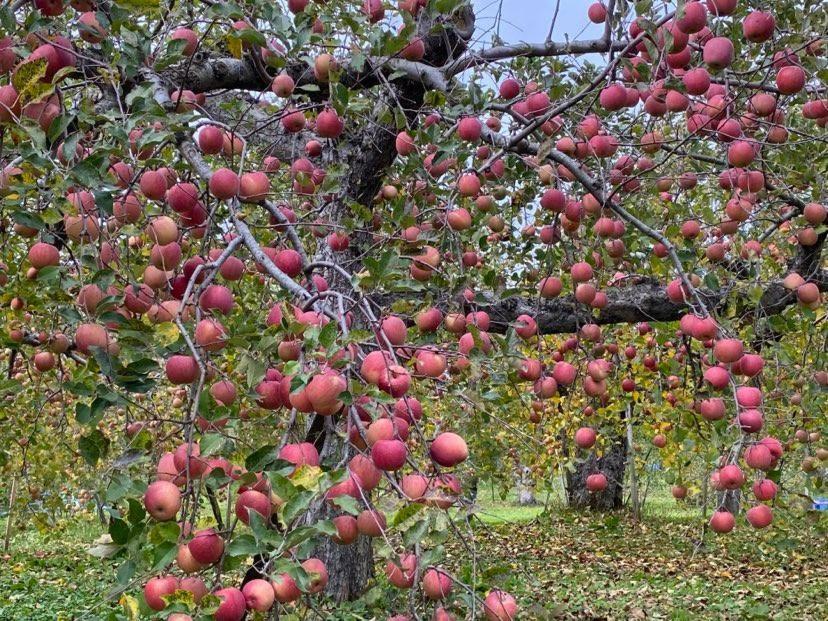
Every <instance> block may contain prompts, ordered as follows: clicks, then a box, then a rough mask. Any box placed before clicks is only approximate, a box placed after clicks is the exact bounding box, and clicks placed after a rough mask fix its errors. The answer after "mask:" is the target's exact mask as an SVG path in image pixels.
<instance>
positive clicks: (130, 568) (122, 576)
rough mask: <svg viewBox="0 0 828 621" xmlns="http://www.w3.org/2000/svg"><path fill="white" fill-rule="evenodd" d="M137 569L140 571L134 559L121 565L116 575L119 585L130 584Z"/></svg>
mask: <svg viewBox="0 0 828 621" xmlns="http://www.w3.org/2000/svg"><path fill="white" fill-rule="evenodd" d="M136 569H138V565H136V563H135V561H133V560H132V559H128V560H126V561H124V562H123V563H121V565H120V566H119V567H118V572H117V574H116V577H117V579H118V584H129V581H130V580H131V579H132V576H134V575H135V570H136Z"/></svg>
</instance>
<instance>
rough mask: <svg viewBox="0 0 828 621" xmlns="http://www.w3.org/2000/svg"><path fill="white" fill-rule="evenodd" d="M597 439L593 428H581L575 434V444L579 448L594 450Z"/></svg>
mask: <svg viewBox="0 0 828 621" xmlns="http://www.w3.org/2000/svg"><path fill="white" fill-rule="evenodd" d="M596 439H597V434H596V433H595V430H594V429H593V428H592V427H581V428H580V429H578V430H577V431H576V432H575V444H576V446H578V448H582V449H589V448H592V447H593V445H594V444H595V440H596Z"/></svg>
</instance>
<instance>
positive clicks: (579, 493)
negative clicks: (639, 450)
mask: <svg viewBox="0 0 828 621" xmlns="http://www.w3.org/2000/svg"><path fill="white" fill-rule="evenodd" d="M626 465H627V441H626V439H625V438H624V436H623V435H620V434H619V435H617V436H615V437H614V438H613V439H612V444H611V445H610V446H609V447H607V449H606V450H605V451H604V454H603V455H601V457H598V456H597V455H596V454H595V453H594V452H593V453H591V454H590V456H589V457H588V458H587V459H586V460H585V461H583V462H580V463H577V464H576V465H575V469H574V470H573V471H571V472H567V475H566V500H567V504H568V505H569V506H570V507H571V508H573V509H586V508H590V509H596V510H599V511H610V510H614V509H620V508H621V507H622V506H623V505H624V469H625V468H626ZM598 472H603V473H604V475H605V476H606V477H607V488H606V489H605V490H604V491H603V492H589V491H587V488H586V479H587V477H588V476H589V475H591V474H596V473H598Z"/></svg>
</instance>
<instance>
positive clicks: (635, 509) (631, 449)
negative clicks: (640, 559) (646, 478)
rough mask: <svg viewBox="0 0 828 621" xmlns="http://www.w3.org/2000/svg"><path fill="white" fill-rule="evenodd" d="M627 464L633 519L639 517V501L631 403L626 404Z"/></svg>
mask: <svg viewBox="0 0 828 621" xmlns="http://www.w3.org/2000/svg"><path fill="white" fill-rule="evenodd" d="M627 453H628V460H627V466H628V468H629V470H630V504H631V505H632V513H633V520H635V521H636V522H638V521H639V520H640V519H641V502H640V499H639V497H638V473H637V472H636V471H635V444H634V442H633V420H632V405H631V404H628V405H627Z"/></svg>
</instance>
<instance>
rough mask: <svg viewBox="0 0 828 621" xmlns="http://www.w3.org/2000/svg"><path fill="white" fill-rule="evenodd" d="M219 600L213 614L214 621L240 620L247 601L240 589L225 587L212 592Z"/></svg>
mask: <svg viewBox="0 0 828 621" xmlns="http://www.w3.org/2000/svg"><path fill="white" fill-rule="evenodd" d="M213 595H215V596H216V597H218V598H219V599H220V600H221V603H220V604H219V607H218V610H216V612H215V613H213V614H214V618H215V620H216V621H241V620H242V619H243V618H244V615H245V610H246V607H247V602H246V600H245V597H244V594H243V593H242V592H241V590H239V589H237V588H235V587H225V588H223V589H219V590H218V591H216V592H215V593H213Z"/></svg>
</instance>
